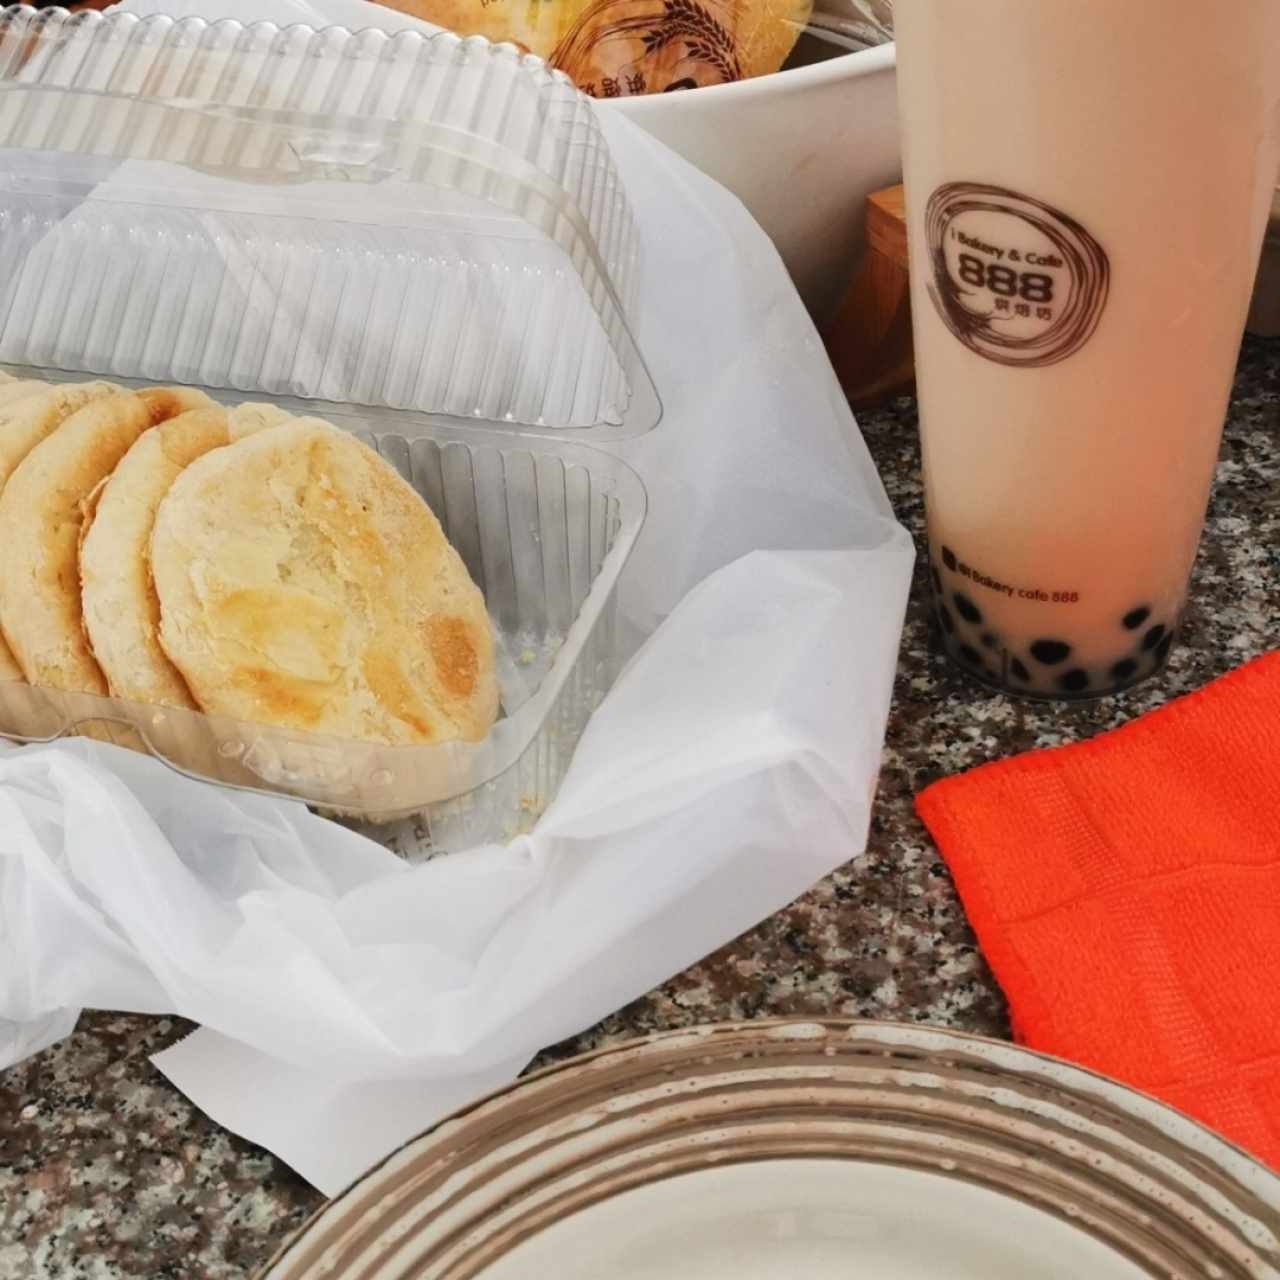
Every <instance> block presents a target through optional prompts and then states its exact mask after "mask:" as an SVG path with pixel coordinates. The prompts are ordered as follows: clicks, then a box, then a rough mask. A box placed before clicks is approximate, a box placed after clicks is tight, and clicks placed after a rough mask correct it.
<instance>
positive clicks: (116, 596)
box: [80, 408, 229, 709]
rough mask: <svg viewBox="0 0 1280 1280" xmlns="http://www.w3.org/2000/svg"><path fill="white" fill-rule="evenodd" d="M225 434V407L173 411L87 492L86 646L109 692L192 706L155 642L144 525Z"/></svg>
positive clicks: (156, 604)
mask: <svg viewBox="0 0 1280 1280" xmlns="http://www.w3.org/2000/svg"><path fill="white" fill-rule="evenodd" d="M228 440H229V434H228V426H227V412H226V410H224V409H221V408H212V409H193V410H191V411H189V412H187V413H180V414H178V415H177V416H176V417H173V418H170V419H169V420H168V421H166V422H162V423H160V424H159V425H158V426H155V427H153V428H152V429H151V430H150V431H144V432H143V433H142V434H141V435H140V436H139V437H138V439H137V440H135V441H134V443H133V444H132V446H131V447H130V449H129V452H128V453H126V454H125V455H124V457H123V458H121V459H120V462H119V463H118V464H117V465H116V469H115V470H114V471H113V472H112V473H111V475H110V476H109V477H108V478H107V479H106V480H104V481H103V482H102V484H101V485H100V486H99V488H98V489H97V490H95V493H94V495H93V497H92V498H91V502H90V504H89V505H90V506H91V507H92V508H93V509H92V510H88V511H87V512H86V520H85V524H84V531H83V533H84V536H83V538H82V541H81V544H80V602H81V607H82V609H83V611H84V626H85V631H86V633H87V635H88V638H89V645H90V648H91V649H92V651H93V656H94V658H95V659H96V660H97V663H98V665H99V666H100V667H101V668H102V673H103V675H104V676H106V679H107V685H108V687H109V688H110V690H111V693H112V695H113V696H114V697H117V698H131V699H133V700H134V701H137V702H157V703H162V704H164V705H165V706H171V707H188V708H193V709H194V708H195V705H196V703H195V700H194V699H193V698H192V696H191V692H190V690H189V689H188V688H187V684H186V681H185V680H183V678H182V676H181V675H180V674H179V673H178V670H177V668H176V667H174V665H173V664H172V663H171V662H170V661H169V659H168V658H167V657H166V656H165V652H164V650H163V649H162V648H161V647H160V639H159V630H160V601H159V599H158V598H157V596H156V592H155V586H154V584H153V583H152V580H151V530H152V527H153V526H154V524H155V518H156V509H157V508H158V507H159V506H160V502H161V499H162V498H163V497H164V496H165V494H166V493H168V491H169V487H170V486H171V485H172V484H173V482H174V480H176V479H177V478H178V476H179V475H180V474H181V473H182V471H183V470H184V469H185V468H186V467H187V466H189V465H190V464H191V463H192V462H194V461H195V460H196V459H197V458H199V457H202V456H203V455H204V454H206V453H208V452H209V450H211V449H218V448H221V447H222V446H223V445H225V444H227V442H228Z"/></svg>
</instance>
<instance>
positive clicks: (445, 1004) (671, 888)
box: [0, 0, 914, 1193]
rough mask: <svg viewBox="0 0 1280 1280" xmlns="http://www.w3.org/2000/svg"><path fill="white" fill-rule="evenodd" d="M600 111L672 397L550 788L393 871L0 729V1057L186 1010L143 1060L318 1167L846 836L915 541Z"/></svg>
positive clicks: (445, 1100)
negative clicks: (587, 707)
mask: <svg viewBox="0 0 1280 1280" xmlns="http://www.w3.org/2000/svg"><path fill="white" fill-rule="evenodd" d="M312 3H313V4H314V5H315V6H317V7H319V8H321V9H323V7H324V4H325V0H312ZM201 7H202V8H203V9H204V10H205V16H207V17H210V18H216V17H218V16H219V14H218V12H217V5H216V4H212V5H210V4H207V3H206V4H204V5H202V6H201ZM210 8H212V9H213V10H214V11H213V12H209V11H208V10H209V9H210ZM267 8H268V9H270V5H269V4H268V5H267ZM263 16H265V17H274V16H276V15H275V14H274V13H266V14H264V15H263ZM600 116H601V121H602V127H604V128H605V130H606V133H607V136H608V141H609V143H610V147H611V150H612V152H613V155H614V158H615V161H616V164H617V166H618V170H619V174H620V176H621V179H622V181H623V182H624V183H625V185H626V187H627V189H628V191H629V192H630V193H631V196H632V199H633V202H634V206H635V213H636V218H637V223H638V225H639V228H640V237H641V241H642V250H643V253H644V261H645V264H646V269H645V271H644V272H643V273H642V278H641V282H640V290H639V297H638V300H637V307H636V314H637V316H638V321H637V324H638V328H639V332H638V334H637V339H638V340H639V342H640V343H641V345H642V347H643V348H644V349H645V351H646V352H647V354H648V357H649V362H650V365H651V367H652V372H653V375H654V378H655V381H656V382H657V384H658V385H659V386H660V387H661V389H662V393H663V397H664V402H665V405H666V418H665V422H664V425H663V426H662V427H660V428H659V429H658V430H656V431H654V432H651V433H649V434H648V435H646V436H643V437H640V438H638V439H636V440H632V441H627V442H625V443H621V444H616V445H611V446H609V450H610V451H611V452H615V453H617V454H619V455H621V456H622V457H624V458H625V459H626V460H627V461H628V462H629V463H630V464H631V465H632V466H633V467H635V468H636V470H637V471H638V472H639V473H640V475H641V476H642V478H643V479H644V481H645V483H646V485H647V487H648V490H649V493H650V498H651V502H650V516H649V521H648V523H647V525H646V527H645V529H644V531H643V534H642V535H641V537H640V539H639V541H638V542H637V544H636V547H635V551H634V554H633V556H632V559H631V561H630V563H629V565H628V567H627V570H626V572H625V573H624V574H623V577H622V579H621V582H620V586H619V592H620V595H619V610H620V617H619V640H618V643H619V647H620V649H622V650H623V651H624V654H625V655H631V656H630V661H629V663H628V665H627V667H626V669H625V670H624V671H623V673H622V675H621V677H620V678H619V680H618V683H617V684H616V685H615V686H614V688H613V690H612V691H611V692H610V694H609V695H608V696H607V697H606V698H605V700H604V702H603V703H602V705H601V706H600V708H599V710H598V711H597V712H596V714H595V716H594V717H593V719H592V721H591V722H590V724H589V725H588V727H587V730H586V733H585V735H584V737H583V739H582V741H581V743H580V745H579V748H578V751H577V753H576V755H575V756H574V759H573V763H572V764H571V766H570V769H569V772H568V774H567V776H566V778H565V780H564V782H563V784H562V785H561V788H560V791H559V793H558V795H557V797H556V799H555V800H554V802H553V803H552V805H551V807H550V808H549V809H548V810H547V812H546V813H545V814H544V815H543V816H542V818H541V819H540V820H539V821H538V823H537V825H536V826H535V828H534V829H533V831H532V832H530V833H528V834H526V835H521V836H519V837H517V838H516V839H515V840H513V841H512V842H511V843H509V844H507V845H501V846H500V845H491V846H484V847H478V848H470V849H466V850H464V851H462V852H459V853H454V854H449V855H446V856H443V857H437V858H434V859H432V860H430V861H427V862H423V863H419V864H416V865H412V864H410V863H408V862H406V861H404V860H403V859H401V858H399V857H397V856H396V854H395V853H394V852H392V851H391V850H389V849H388V848H386V847H384V846H383V845H381V844H379V843H376V842H375V841H373V840H372V839H369V838H367V837H366V836H365V835H362V834H359V833H357V832H355V831H352V830H350V829H348V828H346V827H343V826H340V825H338V824H336V823H333V822H329V821H327V820H326V819H324V818H322V817H319V816H317V815H316V814H314V813H311V812H310V811H308V810H307V809H306V808H304V807H303V806H302V805H300V804H298V803H296V802H293V801H288V800H283V799H279V798H274V797H268V796H261V795H252V794H248V793H240V792H235V791H230V790H225V789H220V788H216V787H212V786H208V785H205V784H202V783H199V782H196V781H193V780H189V779H185V778H181V777H176V776H175V775H174V774H173V773H172V772H171V771H170V770H169V769H167V768H166V767H165V766H164V765H162V764H161V763H159V762H157V761H155V760H152V759H149V758H146V757H142V756H139V755H136V754H133V753H130V752H128V751H124V750H121V749H119V748H114V747H111V746H109V745H107V744H102V743H98V742H93V741H89V740H85V739H79V740H67V741H61V742H57V743H54V744H50V745H43V746H30V747H5V746H0V830H2V831H3V832H4V839H3V841H0V1065H4V1064H7V1063H10V1062H13V1061H16V1060H18V1059H20V1058H22V1057H25V1056H27V1055H29V1054H31V1053H34V1052H37V1051H38V1050H40V1049H41V1048H43V1047H44V1046H46V1045H49V1044H51V1043H54V1042H55V1041H56V1040H58V1039H59V1038H60V1037H62V1036H65V1035H66V1034H67V1033H68V1032H69V1031H70V1030H71V1028H72V1027H73V1026H74V1024H75V1020H76V1018H77V1016H78V1013H79V1011H80V1010H81V1009H83V1008H107V1009H117V1010H124V1011H136V1012H144V1013H157V1014H159V1013H176V1014H180V1015H182V1016H185V1017H188V1018H191V1019H193V1020H195V1021H196V1022H198V1023H200V1024H202V1026H201V1029H200V1030H198V1031H197V1032H195V1033H194V1034H193V1035H191V1036H190V1037H188V1038H187V1039H185V1040H183V1041H182V1042H181V1043H179V1044H177V1045H175V1046H173V1047H172V1048H170V1049H167V1050H165V1051H164V1052H163V1053H161V1054H160V1055H158V1056H157V1059H156V1062H157V1065H158V1066H159V1067H160V1069H161V1070H162V1071H164V1072H165V1073H166V1074H167V1075H168V1077H169V1078H170V1079H171V1080H172V1081H173V1082H174V1084H175V1085H177V1087H179V1088H180V1089H182V1090H183V1091H184V1092H185V1093H186V1094H187V1095H188V1096H189V1097H190V1098H191V1099H192V1100H193V1101H194V1102H195V1103H196V1104H197V1105H198V1106H200V1107H201V1108H202V1109H204V1110H205V1111H206V1112H207V1113H208V1114H209V1115H210V1116H212V1117H213V1118H214V1119H215V1120H216V1121H218V1122H219V1123H221V1124H223V1125H224V1126H226V1127H227V1128H229V1129H231V1130H233V1131H235V1132H237V1133H239V1134H241V1135H243V1136H244V1137H246V1138H248V1139H250V1140H252V1141H255V1142H257V1143H260V1144H261V1145H263V1146H266V1147H268V1148H270V1149H271V1150H273V1151H275V1152H276V1153H277V1154H278V1155H279V1156H280V1157H281V1158H282V1159H283V1160H285V1161H286V1162H287V1163H289V1164H290V1165H292V1166H293V1167H294V1168H295V1169H297V1170H298V1171H299V1172H300V1173H301V1174H302V1175H303V1176H304V1177H306V1178H307V1179H309V1180H310V1181H311V1182H313V1183H314V1184H315V1185H316V1186H318V1187H319V1188H320V1189H321V1190H322V1191H325V1192H328V1193H332V1192H336V1191H337V1190H339V1189H340V1188H341V1187H342V1186H344V1185H345V1184H346V1183H347V1182H348V1181H350V1180H351V1179H352V1178H353V1177H355V1176H357V1175H358V1174H359V1173H361V1172H362V1171H363V1170H364V1169H366V1168H367V1167H368V1166H369V1165H370V1164H372V1163H374V1162H375V1161H376V1160H378V1159H379V1158H381V1157H382V1156H383V1155H385V1154H386V1153H387V1152H389V1151H390V1150H392V1149H393V1148H395V1147H396V1146H397V1145H399V1144H400V1143H402V1142H403V1141H405V1140H407V1139H408V1138H409V1137H411V1136H412V1135H413V1134H415V1133H417V1132H419V1131H421V1130H422V1129H424V1128H425V1127H427V1126H428V1125H430V1124H431V1123H433V1122H434V1121H436V1120H437V1119H439V1118H440V1117H442V1116H443V1115H445V1114H446V1113H448V1112H449V1111H450V1110H453V1109H455V1108H456V1107H458V1106H460V1105H463V1104H465V1103H467V1102H469V1101H471V1100H473V1099H475V1098H476V1097H478V1096H479V1095H481V1094H483V1093H484V1092H486V1091H488V1090H490V1089H492V1088H494V1087H496V1086H498V1085H500V1084H503V1083H505V1082H507V1081H509V1080H511V1079H512V1078H514V1076H515V1075H516V1074H517V1073H518V1072H519V1071H520V1070H521V1069H522V1068H523V1067H524V1066H525V1064H527V1063H528V1061H529V1060H530V1058H531V1057H532V1056H533V1055H535V1054H536V1053H537V1052H538V1051H539V1050H540V1049H542V1048H543V1047H545V1046H547V1045H550V1044H553V1043H555V1042H557V1041H560V1040H562V1039H564V1038H565V1037H568V1036H570V1035H573V1034H575V1033H577V1032H580V1031H582V1030H584V1029H585V1028H587V1027H589V1026H591V1025H592V1024H593V1023H594V1022H596V1021H598V1020H599V1019H600V1018H602V1017H604V1016H605V1015H607V1014H608V1013H610V1012H612V1011H613V1010H616V1009H618V1008H620V1007H621V1006H623V1005H625V1004H626V1003H628V1002H629V1001H631V1000H634V999H636V998H637V997H639V996H641V995H643V994H644V993H645V992H646V991H648V990H651V989H652V988H653V987H654V986H656V985H657V984H659V983H661V982H662V981H664V980H665V979H666V978H668V977H670V976H671V975H672V974H674V973H677V972H679V971H680V970H682V969H684V968H686V967H687V966H688V965H690V964H692V963H694V962H696V961H697V960H698V959H700V958H701V957H703V956H705V955H707V954H708V953H710V952H711V951H713V950H715V949H716V948H717V947H720V946H722V945H724V944H725V943H727V942H729V941H731V940H732V939H733V938H734V937H736V936H737V935H739V934H740V933H742V932H743V931H744V930H746V929H748V928H750V927H752V926H753V925H754V924H756V923H757V922H758V921H760V920H761V919H763V918H765V917H767V916H768V915H769V914H771V913H772V912H774V911H776V910H778V909H780V908H781V907H783V906H784V905H786V904H787V903H788V902H790V901H792V900H793V899H794V898H796V897H797V896H799V895H800V894H801V893H803V892H804V891H805V890H806V889H808V888H809V887H810V886H811V885H813V884H814V883H815V882H816V881H818V880H819V879H821V878H822V877H823V876H824V875H826V874H828V873H829V872H830V871H831V870H833V869H834V868H835V867H837V866H838V865H840V864H841V863H844V862H846V861H848V860H849V859H851V858H854V857H856V856H858V854H859V853H860V852H861V851H862V850H863V848H864V845H865V839H866V833H867V829H868V824H869V822H870V815H871V806H872V802H873V797H874V794H875V787H876V780H877V777H878V774H879V764H880V751H881V747H882V743H883V733H884V724H885V719H886V716H887V713H888V707H889V702H890V697H891V694H892V688H893V678H894V671H895V668H896V659H897V649H898V641H899V637H900V632H901V624H902V615H903V609H904V606H905V601H906V596H907V590H908V585H909V582H910V578H911V568H912V563H913V559H914V549H913V546H912V543H911V539H910V538H909V537H908V535H907V534H906V533H905V531H904V530H903V529H902V528H901V527H900V526H899V525H898V524H897V523H896V522H895V521H894V519H893V516H892V513H891V511H890V508H889V505H888V502H887V500H886V497H885V494H884V490H883V488H882V486H881V484H880V482H879V479H878V477H877V476H876V473H875V469H874V467H873V465H872V462H871V459H870V457H869V455H868V453H867V451H866V448H865V446H864V444H863V442H862V440H861V439H860V437H859V435H858V433H857V428H856V425H855V423H854V421H853V418H852V416H851V415H850V413H849V409H848V406H847V404H846V403H845V401H844V398H843V396H842V395H841V392H840V389H839V386H838V384H837V383H836V380H835V377H834V375H833V374H832V371H831V368H830V365H829V363H828V362H827V359H826V355H825V353H824V351H823V348H822V344H821V342H820V341H819V339H818V336H817V334H816V332H815V331H814V328H813V325H812V322H811V321H810V319H809V317H808V315H807V313H806V312H805V310H804V308H803V306H802V304H801V302H800V300H799V298H798V297H797V295H796V293H795V290H794V288H793V287H792V285H791V283H790V281H789V280H788V278H787V276H786V272H785V270H784V268H783V266H782V264H781V262H780V260H779V258H778V256H777V253H776V251H775V250H774V249H773V247H772V245H771V244H770V243H769V242H768V240H767V238H766V237H765V236H764V234H763V232H761V231H760V229H759V228H758V227H757V226H756V225H755V224H754V223H753V222H752V221H751V219H750V218H749V216H748V215H747V214H746V213H745V211H744V210H743V208H742V206H741V205H740V204H739V203H738V202H737V201H736V200H735V199H734V198H733V197H731V196H730V195H728V194H727V193H726V192H725V191H724V190H722V189H721V188H720V187H718V186H716V185H715V184H714V183H713V182H711V181H710V180H708V179H706V178H705V177H703V176H702V175H701V174H699V173H698V172H696V171H695V170H694V169H692V168H691V167H690V166H688V165H687V164H685V163H684V162H683V161H681V160H679V159H678V158H677V157H675V156H673V155H672V154H671V153H670V152H668V151H667V150H666V149H665V148H663V147H662V146H661V144H659V143H657V142H656V141H654V140H653V139H651V138H650V137H648V136H647V135H646V134H643V133H642V132H640V131H639V130H637V129H636V128H635V127H634V126H633V125H632V124H631V123H630V122H629V121H627V120H625V119H623V118H622V117H621V116H620V115H617V114H615V113H613V112H605V111H601V112H600Z"/></svg>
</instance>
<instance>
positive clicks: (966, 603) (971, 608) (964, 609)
mask: <svg viewBox="0 0 1280 1280" xmlns="http://www.w3.org/2000/svg"><path fill="white" fill-rule="evenodd" d="M951 598H952V599H953V600H954V601H955V603H956V612H957V613H958V614H959V615H960V616H961V617H962V618H963V619H964V620H965V621H966V622H972V623H973V625H974V626H975V627H976V626H978V624H979V623H981V621H982V610H981V609H979V608H978V606H977V605H976V604H974V603H973V601H972V600H970V599H969V597H968V596H967V595H965V594H964V592H963V591H957V592H956V593H955V595H954V596H952V597H951Z"/></svg>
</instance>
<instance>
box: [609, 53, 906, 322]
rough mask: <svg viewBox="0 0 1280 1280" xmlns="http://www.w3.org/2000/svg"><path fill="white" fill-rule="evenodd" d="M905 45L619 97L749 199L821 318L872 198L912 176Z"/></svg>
mask: <svg viewBox="0 0 1280 1280" xmlns="http://www.w3.org/2000/svg"><path fill="white" fill-rule="evenodd" d="M895 52H896V51H895V48H894V46H893V45H891V44H889V45H882V46H880V47H879V48H875V49H865V50H861V51H859V52H857V53H847V54H843V55H841V56H839V57H834V58H829V59H827V60H826V61H822V62H814V63H811V64H809V65H808V66H800V67H794V68H792V69H790V70H785V71H779V72H777V73H776V74H774V75H769V76H759V77H758V78H756V79H753V80H739V81H737V82H736V83H734V84H723V85H713V86H711V87H709V88H705V89H689V90H684V91H681V92H678V93H660V94H653V95H649V96H644V97H632V98H615V99H611V100H609V101H610V105H611V106H613V107H614V108H615V109H616V110H618V111H622V112H623V113H624V114H626V115H628V116H630V118H631V119H633V120H634V121H635V122H636V123H637V124H639V125H641V126H642V127H643V128H645V129H647V130H648V131H649V132H650V133H651V134H653V135H654V136H655V137H656V138H659V139H661V140H662V141H663V142H665V143H666V144H667V145H668V146H669V147H671V149H672V150H673V151H676V152H678V153H679V154H680V155H682V156H684V158H685V159H686V160H690V161H692V162H693V163H694V164H696V165H697V166H698V168H699V169H701V170H702V171H703V172H704V173H707V174H709V175H710V176H711V177H713V178H715V179H716V180H717V181H718V182H720V183H721V184H723V185H724V186H726V187H728V188H729V190H730V191H732V192H734V194H735V195H737V196H738V198H739V199H740V200H741V201H742V202H743V204H745V205H746V206H747V208H748V209H750V210H751V212H752V214H754V215H755V218H756V221H757V222H759V223H760V225H761V226H762V227H763V228H764V229H765V231H767V232H768V233H769V235H770V236H771V237H772V238H773V242H774V244H776V245H777V246H778V250H779V252H780V253H781V254H782V258H783V261H784V262H785V263H786V264H787V268H788V270H789V271H790V272H791V276H792V279H793V280H794V281H795V282H796V287H797V288H798V289H799V290H800V296H801V297H802V298H804V300H805V302H806V303H807V304H808V306H809V309H810V310H811V311H812V312H813V314H814V315H815V317H817V318H818V319H820V320H821V319H822V318H824V317H825V316H826V315H828V314H829V313H830V311H831V309H832V308H833V307H834V306H835V305H836V303H838V301H839V300H840V297H841V296H842V294H843V292H844V288H845V286H846V284H847V283H848V280H849V277H850V275H851V273H852V270H853V265H854V263H855V261H856V259H857V256H858V253H859V251H860V249H861V245H862V232H863V218H864V213H863V205H864V201H865V200H866V197H867V196H868V195H870V194H871V192H873V191H877V190H879V189H880V188H882V187H886V186H891V185H893V184H894V183H895V182H897V181H898V180H899V177H900V175H901V173H902V162H901V159H900V157H899V150H898V103H897V93H896V79H895V69H896V58H895Z"/></svg>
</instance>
